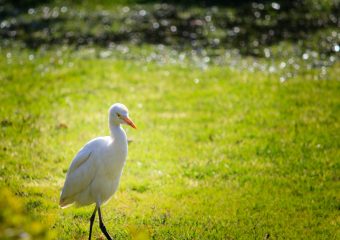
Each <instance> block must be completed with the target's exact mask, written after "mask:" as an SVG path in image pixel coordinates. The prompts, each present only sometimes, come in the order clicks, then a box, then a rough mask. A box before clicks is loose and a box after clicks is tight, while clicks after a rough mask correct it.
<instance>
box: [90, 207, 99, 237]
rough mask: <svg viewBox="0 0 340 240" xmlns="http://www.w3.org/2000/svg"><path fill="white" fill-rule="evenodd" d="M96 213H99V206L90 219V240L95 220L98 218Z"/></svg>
mask: <svg viewBox="0 0 340 240" xmlns="http://www.w3.org/2000/svg"><path fill="white" fill-rule="evenodd" d="M96 212H97V206H96V207H95V208H94V211H93V213H92V216H91V218H90V234H89V240H91V235H92V226H93V222H94V219H95V218H96Z"/></svg>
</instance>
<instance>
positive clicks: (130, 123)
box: [122, 117, 137, 129]
mask: <svg viewBox="0 0 340 240" xmlns="http://www.w3.org/2000/svg"><path fill="white" fill-rule="evenodd" d="M122 119H123V120H124V122H126V124H127V125H130V126H131V127H133V128H134V129H137V127H136V125H135V124H134V123H133V122H132V120H131V119H130V118H128V117H122Z"/></svg>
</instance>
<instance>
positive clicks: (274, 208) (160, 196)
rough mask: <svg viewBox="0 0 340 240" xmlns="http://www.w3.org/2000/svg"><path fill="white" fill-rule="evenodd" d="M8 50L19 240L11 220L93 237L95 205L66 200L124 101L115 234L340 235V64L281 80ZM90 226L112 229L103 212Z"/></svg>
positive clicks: (7, 96) (6, 216) (5, 148)
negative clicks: (128, 125) (88, 150)
mask: <svg viewBox="0 0 340 240" xmlns="http://www.w3.org/2000/svg"><path fill="white" fill-rule="evenodd" d="M12 58H13V59H12V60H11V63H10V64H8V63H7V62H8V61H9V60H8V59H7V58H6V52H2V53H1V56H0V84H1V87H0V101H1V108H0V121H1V126H0V137H1V138H0V142H1V148H0V159H1V162H0V164H1V165H0V179H1V185H0V186H1V188H2V190H1V192H2V193H6V194H2V196H5V198H4V199H5V200H3V201H2V202H0V204H1V209H8V211H7V212H4V211H1V214H0V222H1V227H0V239H11V238H6V231H5V230H6V228H7V229H8V228H11V229H16V230H17V231H19V232H20V231H27V232H28V233H29V234H31V235H32V236H36V238H39V237H40V238H48V236H46V234H47V233H49V234H50V235H51V236H50V237H51V238H57V239H87V234H88V225H89V222H88V220H89V217H90V215H91V213H92V210H93V209H92V208H93V207H85V208H80V209H76V208H69V209H66V210H62V209H60V208H59V207H58V201H59V194H60V190H61V187H62V185H63V181H64V178H65V174H66V171H67V169H68V166H69V164H70V162H71V160H72V158H73V157H74V155H75V154H76V153H77V151H78V150H79V149H80V148H81V147H82V145H83V144H85V143H86V142H87V141H88V140H90V139H92V138H94V137H97V136H101V135H107V134H108V128H107V125H108V124H107V110H108V108H109V106H110V105H111V104H112V103H115V102H122V103H124V104H126V105H127V106H128V108H129V109H130V115H131V118H132V119H133V120H134V121H135V123H136V124H137V126H138V130H137V131H135V130H133V129H126V130H127V134H128V136H129V138H131V139H133V142H132V143H131V144H130V145H129V156H128V161H127V164H126V166H125V169H124V173H123V176H122V178H121V184H120V187H119V190H118V192H117V193H116V195H115V197H114V198H113V199H112V200H111V201H110V203H109V204H107V205H106V206H104V207H103V215H104V221H105V222H106V224H107V228H108V230H109V232H110V233H111V234H112V235H113V236H114V237H115V239H148V238H151V239H337V238H338V237H339V235H340V231H339V229H340V217H339V216H340V214H339V213H340V196H339V189H340V181H339V176H340V162H339V159H340V152H339V147H340V146H339V145H340V134H339V133H340V98H339V93H340V82H339V77H338V76H339V71H338V69H339V65H338V64H336V65H335V66H333V67H332V68H331V69H330V70H329V73H330V74H329V77H328V79H327V80H323V81H315V80H313V76H314V74H316V73H313V71H306V72H305V73H304V74H303V75H298V76H296V77H293V78H291V79H289V80H287V81H286V82H284V83H280V81H279V76H278V75H275V74H266V73H261V72H255V73H250V72H241V71H235V70H230V69H229V68H228V67H227V66H225V67H213V66H211V67H210V68H208V69H207V70H206V71H202V70H199V69H197V68H195V67H190V66H180V65H176V64H175V65H171V64H166V65H157V64H156V63H148V64H145V63H141V62H139V61H132V60H126V61H120V60H113V59H97V58H91V57H89V58H83V57H76V56H68V57H63V61H64V62H63V63H62V64H57V62H58V59H57V57H56V56H54V55H52V54H49V53H46V54H45V55H44V56H39V55H37V56H36V58H35V59H34V61H28V60H27V59H28V54H27V53H26V52H22V53H17V54H14V56H12ZM20 62H21V63H20ZM70 62H72V64H71V65H70V64H69V63H70ZM46 66H47V67H49V70H48V71H43V70H44V68H45V67H46ZM197 80H198V81H197ZM6 196H7V197H6ZM6 199H7V200H6ZM17 205H22V207H17ZM11 209H12V210H11ZM18 209H19V210H18ZM13 214H14V215H15V216H17V218H18V219H19V220H17V221H14V222H12V220H10V219H11V216H13ZM22 222H25V224H24V225H22ZM32 226H33V227H32ZM34 226H35V227H34ZM21 228H22V229H21ZM23 229H24V230H23ZM94 236H95V238H94V239H104V236H102V235H101V233H100V230H99V227H98V225H97V222H96V225H95V228H94ZM100 236H101V238H100Z"/></svg>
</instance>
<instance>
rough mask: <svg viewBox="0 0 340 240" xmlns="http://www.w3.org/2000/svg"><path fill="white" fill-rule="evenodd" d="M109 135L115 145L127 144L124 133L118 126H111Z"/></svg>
mask: <svg viewBox="0 0 340 240" xmlns="http://www.w3.org/2000/svg"><path fill="white" fill-rule="evenodd" d="M110 133H111V137H112V139H113V140H114V142H115V143H117V144H126V143H127V138H126V133H125V131H124V129H123V128H122V127H121V125H120V124H111V125H110Z"/></svg>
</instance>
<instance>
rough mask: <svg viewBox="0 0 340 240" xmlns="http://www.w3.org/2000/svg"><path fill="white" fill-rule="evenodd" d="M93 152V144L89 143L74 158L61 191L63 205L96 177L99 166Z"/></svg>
mask: <svg viewBox="0 0 340 240" xmlns="http://www.w3.org/2000/svg"><path fill="white" fill-rule="evenodd" d="M93 153H94V148H93V145H92V144H87V145H85V146H84V147H83V148H82V149H81V150H80V151H79V152H78V154H77V155H76V156H75V158H74V159H73V161H72V163H71V166H70V168H69V170H68V172H67V175H66V181H65V184H64V187H63V190H62V192H61V196H60V205H61V206H63V205H66V204H68V202H69V201H68V199H72V197H73V196H74V195H76V194H77V193H80V192H82V191H83V190H84V189H85V188H86V187H88V186H89V185H90V183H91V182H92V180H93V179H94V177H95V173H96V169H97V167H96V161H95V158H94V157H93Z"/></svg>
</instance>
